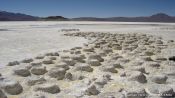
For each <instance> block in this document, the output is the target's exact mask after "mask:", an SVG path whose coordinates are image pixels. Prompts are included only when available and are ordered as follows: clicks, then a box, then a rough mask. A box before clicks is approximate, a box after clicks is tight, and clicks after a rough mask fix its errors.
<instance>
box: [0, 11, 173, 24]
mask: <svg viewBox="0 0 175 98" xmlns="http://www.w3.org/2000/svg"><path fill="white" fill-rule="evenodd" d="M0 21H118V22H175V17H174V16H169V15H167V14H164V13H158V14H154V15H152V16H144V17H109V18H97V17H79V18H65V17H63V16H49V17H36V16H31V15H26V14H21V13H11V12H6V11H0Z"/></svg>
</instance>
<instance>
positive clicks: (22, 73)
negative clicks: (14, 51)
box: [14, 68, 30, 77]
mask: <svg viewBox="0 0 175 98" xmlns="http://www.w3.org/2000/svg"><path fill="white" fill-rule="evenodd" d="M14 74H16V75H19V76H22V77H27V76H30V71H29V70H28V69H27V68H16V69H14Z"/></svg>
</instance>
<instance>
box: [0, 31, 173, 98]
mask: <svg viewBox="0 0 175 98" xmlns="http://www.w3.org/2000/svg"><path fill="white" fill-rule="evenodd" d="M65 36H74V37H85V38H88V39H91V40H90V42H89V43H88V44H85V45H84V47H75V48H72V49H70V50H63V51H59V52H53V53H46V54H45V55H38V56H37V57H35V58H29V59H24V60H22V61H13V62H9V64H7V66H6V67H4V68H2V69H0V72H1V73H0V98H148V97H149V98H163V97H168V98H173V96H175V92H174V91H175V82H174V81H175V70H174V69H175V66H174V65H175V62H173V61H170V60H168V58H167V57H165V56H164V55H160V54H161V53H162V51H163V50H164V49H167V48H168V47H171V46H173V45H175V43H174V41H164V40H162V39H161V38H157V37H155V36H152V35H146V34H110V33H95V32H77V33H67V34H65ZM171 59H172V58H171Z"/></svg>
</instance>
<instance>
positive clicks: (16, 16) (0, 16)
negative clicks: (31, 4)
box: [0, 11, 39, 21]
mask: <svg viewBox="0 0 175 98" xmlns="http://www.w3.org/2000/svg"><path fill="white" fill-rule="evenodd" d="M38 19H39V17H35V16H30V15H26V14H21V13H11V12H6V11H0V21H36V20H38Z"/></svg>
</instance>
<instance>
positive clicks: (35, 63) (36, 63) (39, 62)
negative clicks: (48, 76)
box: [30, 61, 42, 66]
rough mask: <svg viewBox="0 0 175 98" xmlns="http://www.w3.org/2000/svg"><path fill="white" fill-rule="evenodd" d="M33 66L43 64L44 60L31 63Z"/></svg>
mask: <svg viewBox="0 0 175 98" xmlns="http://www.w3.org/2000/svg"><path fill="white" fill-rule="evenodd" d="M30 64H31V65H32V66H41V65H42V62H41V61H33V62H31V63H30Z"/></svg>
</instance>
